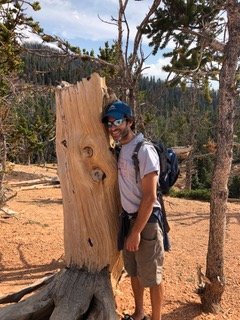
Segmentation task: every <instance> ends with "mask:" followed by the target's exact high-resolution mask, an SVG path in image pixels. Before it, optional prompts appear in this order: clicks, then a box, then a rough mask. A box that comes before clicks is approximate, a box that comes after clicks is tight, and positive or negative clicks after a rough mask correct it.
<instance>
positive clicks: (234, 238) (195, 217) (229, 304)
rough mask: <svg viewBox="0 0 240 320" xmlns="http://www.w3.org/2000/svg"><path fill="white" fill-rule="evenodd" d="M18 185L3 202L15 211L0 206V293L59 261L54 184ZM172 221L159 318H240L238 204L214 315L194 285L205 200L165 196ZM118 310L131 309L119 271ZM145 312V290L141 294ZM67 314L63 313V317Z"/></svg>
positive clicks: (21, 169)
mask: <svg viewBox="0 0 240 320" xmlns="http://www.w3.org/2000/svg"><path fill="white" fill-rule="evenodd" d="M56 172H57V170H56V168H54V167H49V168H41V167H38V166H20V165H15V166H14V167H13V171H12V172H11V174H9V175H8V176H7V181H9V183H10V182H13V181H23V180H31V179H36V178H40V177H54V176H56V175H57V173H56ZM14 189H15V190H18V193H17V196H16V197H15V198H13V199H12V200H10V201H9V203H8V207H9V208H10V209H11V210H13V211H15V212H17V214H16V216H15V217H9V216H8V215H6V214H5V213H4V212H2V211H0V228H1V235H0V237H1V241H0V270H1V271H0V283H1V286H0V296H2V295H4V294H7V293H10V292H15V291H17V290H19V289H21V288H23V287H25V286H27V285H29V284H32V283H33V282H34V281H36V280H37V279H40V278H42V277H44V276H45V275H46V274H48V273H52V272H54V271H57V270H58V269H59V268H62V267H63V266H64V263H63V254H64V248H63V213H62V198H61V191H60V189H59V188H49V189H34V190H23V189H19V188H16V187H15V188H14ZM166 207H167V212H168V216H169V222H170V225H171V231H170V235H171V242H172V251H171V252H169V253H167V254H166V259H165V302H164V306H163V320H193V319H195V320H200V319H201V320H210V319H211V320H212V319H216V320H226V319H227V320H239V319H240V305H239V300H240V272H239V271H240V255H239V248H240V205H239V203H229V204H228V210H227V230H226V246H225V276H226V289H225V292H224V295H223V299H222V309H223V311H222V312H221V313H220V314H218V315H212V314H204V313H202V312H201V305H200V299H199V297H198V295H197V294H196V293H195V289H196V288H197V285H198V283H197V271H196V270H197V269H196V267H197V265H202V267H203V271H204V267H205V260H206V252H207V242H208V224H209V204H208V203H206V202H200V201H188V200H183V199H175V198H170V197H168V198H166ZM116 302H117V307H118V313H119V314H122V313H131V312H133V297H132V293H131V290H130V285H129V278H128V277H124V278H123V279H122V280H121V282H120V285H119V288H118V290H117V294H116ZM145 308H146V313H147V314H150V300H149V293H148V292H146V294H145ZM66 320H67V319H66Z"/></svg>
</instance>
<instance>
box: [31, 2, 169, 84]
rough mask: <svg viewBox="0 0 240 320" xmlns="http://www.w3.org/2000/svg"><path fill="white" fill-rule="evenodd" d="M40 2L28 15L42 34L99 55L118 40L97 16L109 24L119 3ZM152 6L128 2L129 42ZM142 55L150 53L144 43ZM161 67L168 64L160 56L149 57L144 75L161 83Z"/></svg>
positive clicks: (115, 15) (163, 76)
mask: <svg viewBox="0 0 240 320" xmlns="http://www.w3.org/2000/svg"><path fill="white" fill-rule="evenodd" d="M39 2H40V5H41V8H42V9H41V10H40V11H37V12H29V14H30V15H32V17H33V18H34V19H35V20H36V21H39V23H40V25H41V27H42V28H43V29H44V31H45V33H48V34H52V35H58V36H60V37H61V38H64V39H65V40H68V41H69V42H70V43H71V44H72V45H77V46H79V47H80V48H85V49H87V50H91V49H92V48H93V49H94V50H95V52H98V48H99V47H100V46H102V47H103V46H104V42H106V41H109V43H111V42H112V40H114V39H116V38H117V27H116V26H114V25H110V24H106V23H104V22H102V21H101V20H100V19H99V18H98V15H99V16H100V17H101V19H103V20H105V21H111V17H114V18H116V17H117V13H118V0H39ZM151 3H152V1H151V0H144V1H134V0H129V4H128V7H127V10H126V14H127V20H128V23H129V26H130V30H131V33H130V37H131V38H132V39H133V38H134V35H135V30H136V26H137V25H138V24H139V23H140V22H141V20H142V19H143V18H144V16H145V14H146V13H147V12H148V8H149V6H150V5H151ZM144 52H145V54H146V55H147V54H149V53H150V52H151V48H150V47H148V40H147V39H145V40H144ZM163 63H167V60H166V59H163V58H162V56H161V55H160V53H159V54H157V55H156V56H151V57H149V58H148V60H146V64H145V65H147V66H150V68H149V69H147V70H145V71H144V75H148V76H150V75H152V76H155V77H156V78H161V79H164V78H165V77H166V73H164V72H163V71H162V68H161V67H162V65H163Z"/></svg>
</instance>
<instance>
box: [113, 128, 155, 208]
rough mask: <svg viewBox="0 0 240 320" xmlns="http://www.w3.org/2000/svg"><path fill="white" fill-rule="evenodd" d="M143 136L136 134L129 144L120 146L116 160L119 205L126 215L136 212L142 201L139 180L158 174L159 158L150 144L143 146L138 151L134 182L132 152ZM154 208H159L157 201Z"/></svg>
mask: <svg viewBox="0 0 240 320" xmlns="http://www.w3.org/2000/svg"><path fill="white" fill-rule="evenodd" d="M143 139H144V136H143V134H142V133H140V134H138V135H137V136H135V137H134V139H133V140H131V141H130V142H129V143H127V144H124V145H122V148H121V152H120V155H119V159H118V183H119V189H120V196H121V204H122V207H123V209H124V210H125V211H126V212H128V213H133V212H136V211H138V208H139V205H140V202H141V199H142V187H141V179H142V178H143V177H144V176H145V175H146V174H148V173H150V172H157V173H158V174H159V172H160V167H159V157H158V154H157V152H156V150H155V148H154V146H152V145H150V144H143V145H142V146H141V148H140V150H139V151H138V159H139V174H140V177H139V176H138V179H137V181H138V182H136V170H135V167H134V164H133V160H132V155H133V151H134V149H135V147H136V145H137V143H138V142H139V141H142V140H143ZM154 207H160V204H159V202H158V201H156V203H155V204H154Z"/></svg>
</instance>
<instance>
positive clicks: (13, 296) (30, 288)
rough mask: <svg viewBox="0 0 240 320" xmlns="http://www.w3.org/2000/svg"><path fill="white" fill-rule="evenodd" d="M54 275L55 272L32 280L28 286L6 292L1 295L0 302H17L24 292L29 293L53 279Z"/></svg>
mask: <svg viewBox="0 0 240 320" xmlns="http://www.w3.org/2000/svg"><path fill="white" fill-rule="evenodd" d="M54 277H55V274H54V275H50V276H48V277H44V278H42V279H40V280H38V281H36V282H34V283H33V284H31V285H30V286H28V287H26V288H23V289H21V290H20V291H18V292H14V293H10V294H7V295H5V296H2V297H0V304H4V303H12V302H18V301H20V300H21V299H22V297H24V296H25V295H26V294H29V293H31V292H33V291H35V290H37V289H39V288H41V287H42V286H44V285H46V284H48V283H50V282H51V281H52V280H53V278H54Z"/></svg>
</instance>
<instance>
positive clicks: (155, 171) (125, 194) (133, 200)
mask: <svg viewBox="0 0 240 320" xmlns="http://www.w3.org/2000/svg"><path fill="white" fill-rule="evenodd" d="M102 122H103V123H104V124H105V125H106V127H107V128H108V131H109V133H110V134H111V136H112V138H113V139H114V140H115V141H116V142H118V143H120V144H121V151H120V154H119V158H118V182H119V189H120V197H121V204H122V207H123V212H124V215H125V216H126V217H127V219H128V220H129V231H128V233H127V236H126V238H125V242H124V248H123V260H124V267H125V269H126V271H127V273H128V274H129V275H130V277H131V285H132V290H133V294H134V300H135V311H134V313H133V314H132V315H131V316H130V315H125V316H124V318H123V319H125V320H127V319H128V320H142V319H147V318H146V317H145V316H144V308H143V293H144V287H149V288H150V298H151V306H152V318H151V319H152V320H160V319H161V307H162V301H163V284H162V268H163V259H164V248H163V233H162V230H161V228H160V227H159V223H158V219H157V218H156V216H158V215H161V206H160V203H159V201H158V199H157V192H156V191H157V183H158V175H159V171H160V168H159V158H158V155H157V152H156V151H155V149H154V147H153V146H152V145H150V144H143V145H142V147H141V148H140V150H139V152H138V159H139V177H138V179H136V171H135V167H134V164H133V160H132V154H133V151H134V148H135V146H136V144H137V143H138V142H139V141H141V140H143V139H144V136H143V135H142V134H141V133H140V134H138V135H135V133H134V131H133V126H134V116H133V112H132V109H131V108H130V106H128V105H127V104H125V103H123V102H121V101H116V102H114V103H113V104H112V105H110V106H109V107H108V108H107V109H106V110H105V112H104V114H103V117H102Z"/></svg>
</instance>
